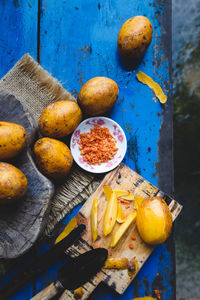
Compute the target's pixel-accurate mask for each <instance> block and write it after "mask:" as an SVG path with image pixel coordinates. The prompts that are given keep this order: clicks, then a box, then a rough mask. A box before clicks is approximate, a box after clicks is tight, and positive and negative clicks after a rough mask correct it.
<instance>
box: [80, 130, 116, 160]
mask: <svg viewBox="0 0 200 300" xmlns="http://www.w3.org/2000/svg"><path fill="white" fill-rule="evenodd" d="M116 142H117V141H116V140H115V139H114V137H113V136H112V134H111V133H110V131H109V129H108V128H107V127H101V126H100V125H95V126H94V128H91V129H90V132H86V133H82V134H80V142H79V150H80V151H81V155H82V157H83V160H84V161H85V162H87V163H88V164H89V165H100V164H101V163H105V162H108V161H109V160H110V159H112V158H113V157H114V155H115V154H116V152H117V150H118V148H117V147H116Z"/></svg>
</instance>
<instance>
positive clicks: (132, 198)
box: [120, 193, 134, 201]
mask: <svg viewBox="0 0 200 300" xmlns="http://www.w3.org/2000/svg"><path fill="white" fill-rule="evenodd" d="M120 198H123V199H125V200H128V201H133V200H134V195H133V193H128V195H122V196H120Z"/></svg>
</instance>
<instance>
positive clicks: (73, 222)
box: [55, 218, 77, 244]
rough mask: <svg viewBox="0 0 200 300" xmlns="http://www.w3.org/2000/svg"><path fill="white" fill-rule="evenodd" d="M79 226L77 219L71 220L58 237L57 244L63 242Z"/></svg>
mask: <svg viewBox="0 0 200 300" xmlns="http://www.w3.org/2000/svg"><path fill="white" fill-rule="evenodd" d="M76 226H77V220H76V218H73V219H71V221H70V222H69V223H68V224H67V226H66V227H65V229H64V230H63V232H61V234H60V235H59V236H58V237H57V239H56V241H55V244H57V243H58V242H60V241H62V240H63V239H64V238H65V237H66V236H68V234H70V232H71V231H72V230H73V229H74V228H75V227H76Z"/></svg>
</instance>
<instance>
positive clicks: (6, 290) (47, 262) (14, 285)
mask: <svg viewBox="0 0 200 300" xmlns="http://www.w3.org/2000/svg"><path fill="white" fill-rule="evenodd" d="M85 228H86V227H85V225H84V224H80V225H79V226H77V227H76V228H75V229H74V230H72V232H71V233H70V234H69V235H68V236H67V237H65V238H64V239H63V240H61V241H60V242H59V243H57V244H56V245H54V246H53V247H52V248H50V249H49V250H47V251H46V252H45V253H44V254H43V255H41V256H40V257H39V258H38V259H37V262H34V263H33V264H31V265H29V266H28V267H27V268H26V270H25V271H22V272H20V273H19V274H18V275H17V276H15V277H14V278H13V279H11V280H10V281H8V282H7V283H6V284H5V285H4V286H3V287H1V288H0V298H1V300H4V299H5V300H6V299H8V298H9V297H11V296H12V295H14V293H15V292H16V291H18V290H19V289H20V288H21V287H23V286H24V285H25V284H27V283H28V282H29V281H30V280H33V279H35V278H36V277H38V276H39V275H40V274H41V273H42V272H44V271H45V270H46V269H48V268H49V267H50V266H52V265H54V264H55V263H56V262H57V261H59V260H60V259H61V258H63V257H64V256H66V255H65V250H66V249H67V248H68V247H70V246H71V245H72V244H73V243H74V242H75V241H76V240H77V239H79V238H80V236H81V234H82V233H83V231H84V230H85Z"/></svg>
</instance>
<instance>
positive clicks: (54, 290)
mask: <svg viewBox="0 0 200 300" xmlns="http://www.w3.org/2000/svg"><path fill="white" fill-rule="evenodd" d="M62 291H64V287H63V286H62V284H61V283H60V281H59V280H57V281H55V282H53V283H51V284H50V285H49V286H48V287H46V289H44V290H42V291H41V292H40V293H38V294H37V295H35V296H34V297H33V298H31V299H30V300H50V299H52V298H53V297H55V296H56V295H57V294H58V293H60V292H62Z"/></svg>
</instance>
